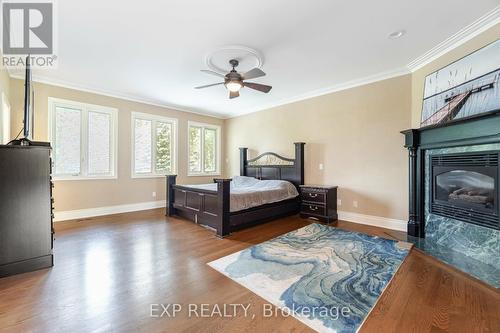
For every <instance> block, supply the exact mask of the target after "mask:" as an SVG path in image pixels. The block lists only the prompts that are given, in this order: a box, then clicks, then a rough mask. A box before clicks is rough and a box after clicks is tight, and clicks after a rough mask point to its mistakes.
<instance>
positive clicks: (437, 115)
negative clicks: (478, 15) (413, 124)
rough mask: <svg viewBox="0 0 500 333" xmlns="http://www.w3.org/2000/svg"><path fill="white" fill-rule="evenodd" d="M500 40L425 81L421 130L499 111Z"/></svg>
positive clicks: (433, 74) (439, 71) (437, 72)
mask: <svg viewBox="0 0 500 333" xmlns="http://www.w3.org/2000/svg"><path fill="white" fill-rule="evenodd" d="M499 84H500V40H497V41H495V42H493V43H491V44H489V45H487V46H485V47H483V48H481V49H479V50H477V51H475V52H474V53H472V54H469V55H468V56H465V57H464V58H462V59H460V60H457V61H455V62H454V63H451V64H450V65H448V66H446V67H444V68H441V69H440V70H438V71H436V72H434V73H432V74H429V75H427V76H426V78H425V85H424V100H423V103H422V120H421V123H420V126H421V127H426V126H432V125H441V124H445V123H447V122H450V121H453V120H457V119H463V118H468V117H473V116H476V115H479V114H482V113H486V112H490V111H495V110H499V109H500V87H499Z"/></svg>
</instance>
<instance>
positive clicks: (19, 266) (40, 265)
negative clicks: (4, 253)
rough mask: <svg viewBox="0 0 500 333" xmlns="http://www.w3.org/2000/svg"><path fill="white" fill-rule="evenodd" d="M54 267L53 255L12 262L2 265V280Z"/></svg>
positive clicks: (0, 266) (0, 268) (0, 272)
mask: <svg viewBox="0 0 500 333" xmlns="http://www.w3.org/2000/svg"><path fill="white" fill-rule="evenodd" d="M52 266H54V256H53V255H52V254H47V255H44V256H41V257H36V258H30V259H26V260H22V261H17V262H11V263H8V264H4V265H0V278H1V277H5V276H9V275H14V274H21V273H27V272H32V271H37V270H39V269H44V268H50V267H52Z"/></svg>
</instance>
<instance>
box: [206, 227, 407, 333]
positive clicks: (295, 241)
mask: <svg viewBox="0 0 500 333" xmlns="http://www.w3.org/2000/svg"><path fill="white" fill-rule="evenodd" d="M410 248H411V245H410V244H409V243H405V242H397V241H393V240H387V239H384V238H380V237H376V236H369V235H365V234H362V233H357V232H352V231H345V230H341V229H337V228H333V227H328V226H325V225H321V224H311V225H308V226H306V227H304V228H301V229H298V230H295V231H292V232H289V233H287V234H284V235H282V236H279V237H277V238H274V239H272V240H269V241H267V242H264V243H262V244H258V245H256V246H252V247H250V248H248V249H246V250H243V251H240V252H237V253H233V254H231V255H229V256H226V257H223V258H221V259H218V260H215V261H212V262H210V263H209V265H210V266H211V267H212V268H214V269H216V270H218V271H219V272H221V273H222V274H224V275H226V276H228V277H229V278H231V279H233V280H234V281H236V282H238V283H240V284H241V285H243V286H245V287H246V288H248V289H250V290H251V291H253V292H254V293H256V294H257V295H259V296H261V297H262V298H264V299H265V300H267V301H268V302H270V303H272V304H274V305H275V306H277V307H278V308H280V309H281V310H280V311H281V312H280V313H283V315H288V314H291V315H293V316H294V317H295V318H297V319H299V320H300V321H302V322H303V323H304V324H306V325H308V326H309V327H311V328H313V329H315V330H316V331H319V332H356V331H357V330H358V329H359V327H360V326H361V324H362V323H363V321H364V320H365V318H366V317H367V315H368V314H369V312H370V311H371V309H372V308H373V306H374V305H375V303H376V302H377V299H378V298H379V297H380V295H381V294H382V292H383V291H384V289H385V287H386V286H387V284H388V283H389V282H390V280H391V279H392V277H393V276H394V274H395V273H396V271H397V270H398V268H399V266H400V265H401V263H402V262H403V260H404V259H405V258H406V256H407V255H408V252H409V249H410ZM256 311H259V310H256ZM262 314H263V316H274V315H276V313H275V312H273V313H271V312H270V310H269V309H262Z"/></svg>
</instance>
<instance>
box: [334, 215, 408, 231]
mask: <svg viewBox="0 0 500 333" xmlns="http://www.w3.org/2000/svg"><path fill="white" fill-rule="evenodd" d="M337 213H338V216H339V220H342V221H348V222H353V223H359V224H366V225H371V226H374V227H379V228H386V229H392V230H398V231H404V232H406V230H407V225H408V222H406V221H403V220H397V219H391V218H387V217H381V216H373V215H364V214H358V213H353V212H345V211H338V212H337Z"/></svg>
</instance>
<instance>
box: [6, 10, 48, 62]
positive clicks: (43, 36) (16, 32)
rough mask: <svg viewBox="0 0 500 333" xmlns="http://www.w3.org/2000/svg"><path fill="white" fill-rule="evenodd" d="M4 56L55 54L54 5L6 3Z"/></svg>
mask: <svg viewBox="0 0 500 333" xmlns="http://www.w3.org/2000/svg"><path fill="white" fill-rule="evenodd" d="M2 7H3V8H2V11H3V27H2V28H3V43H2V44H3V54H4V55H8V54H52V52H53V41H52V39H53V35H52V32H53V24H52V22H53V6H52V3H3V4H2Z"/></svg>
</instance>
